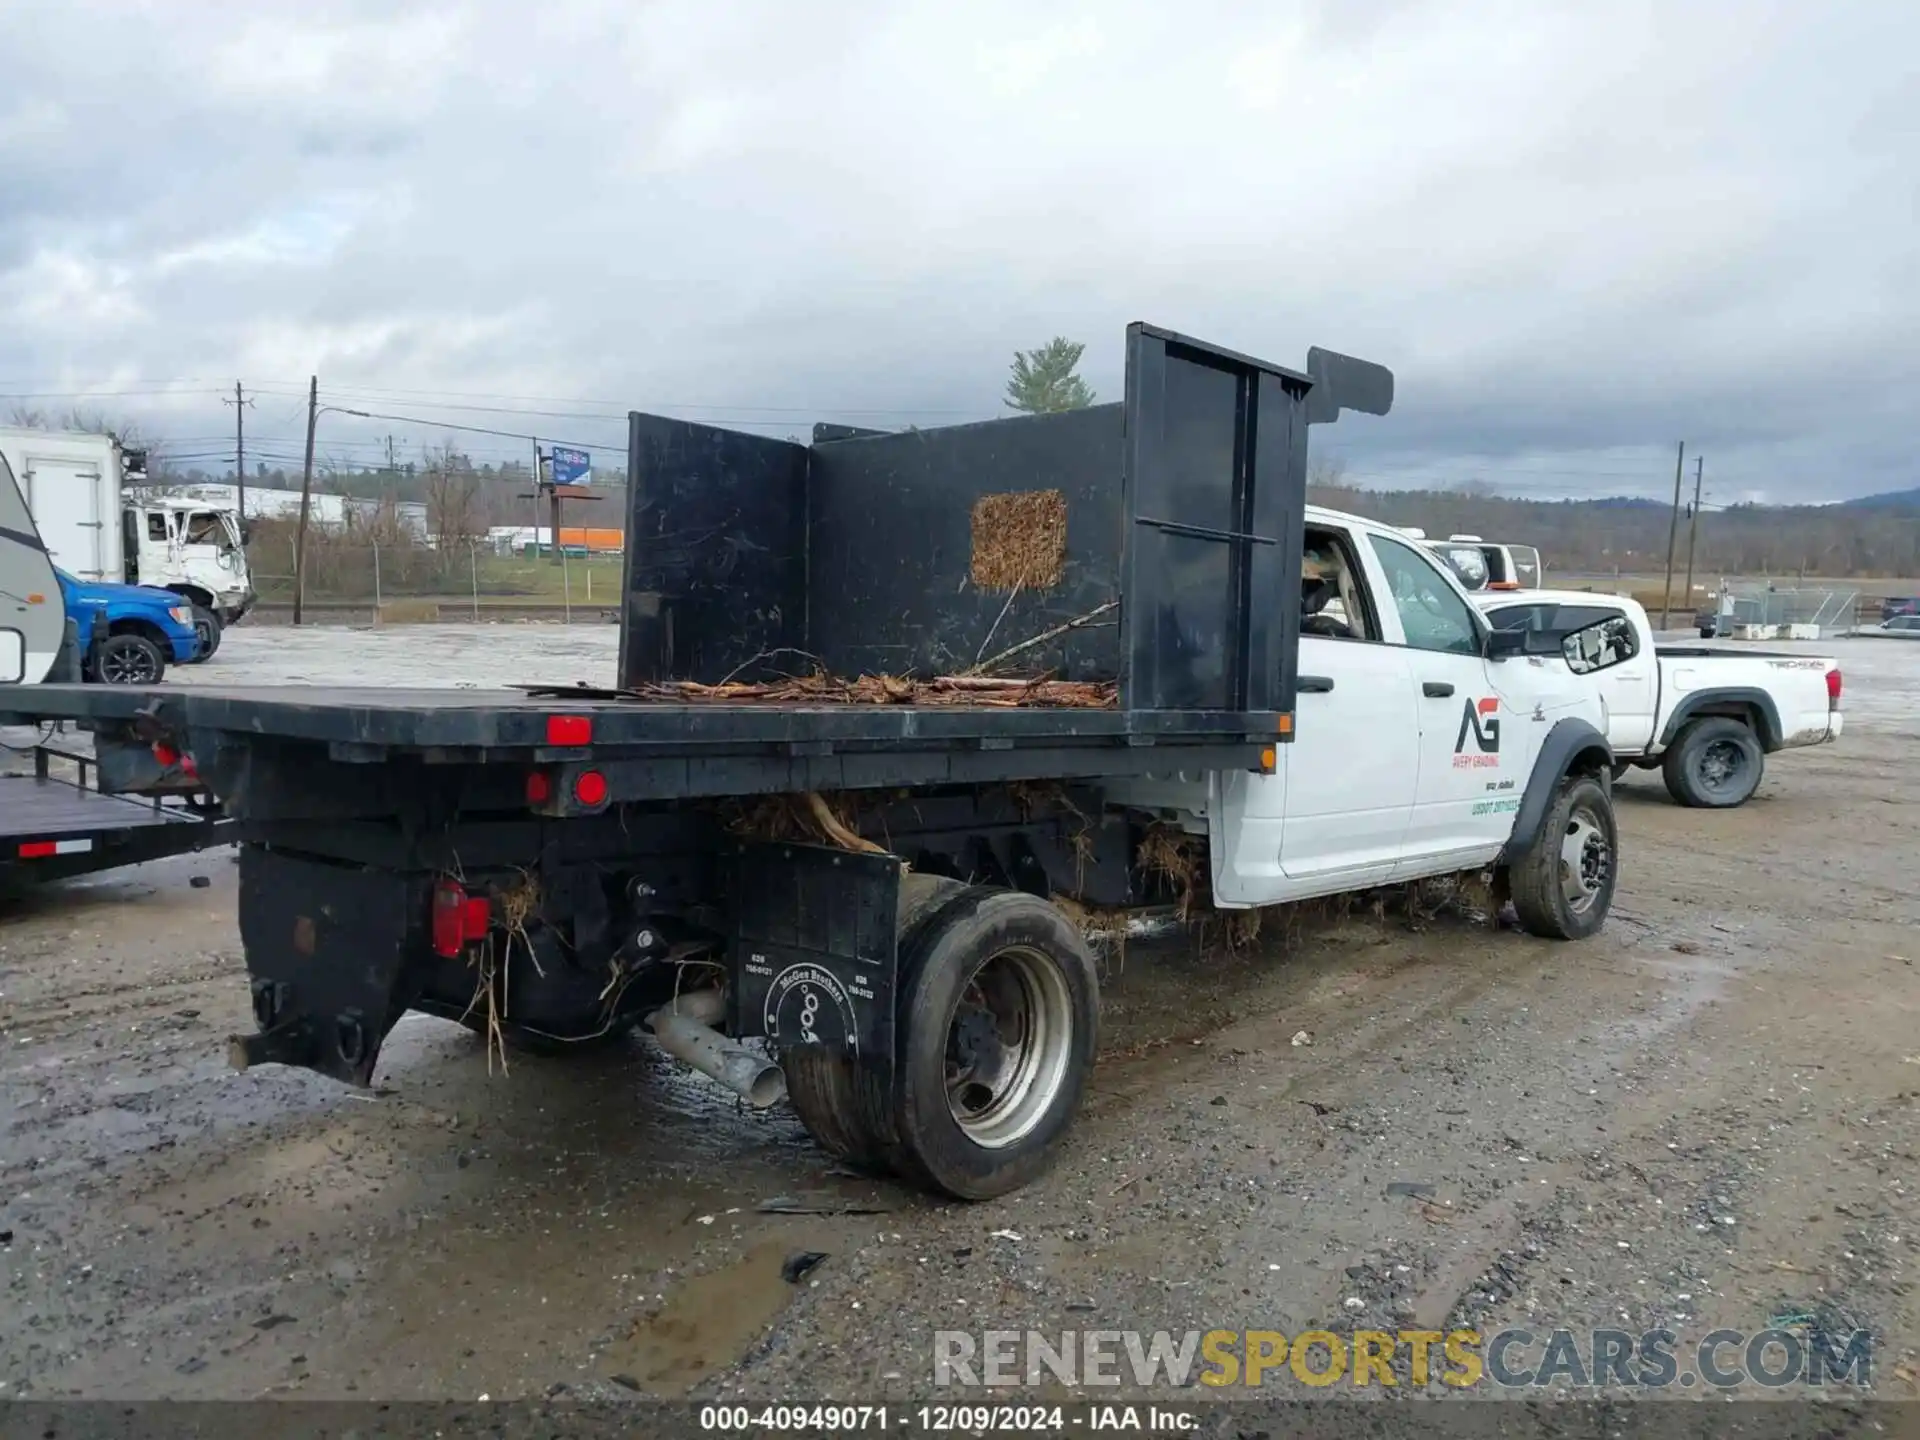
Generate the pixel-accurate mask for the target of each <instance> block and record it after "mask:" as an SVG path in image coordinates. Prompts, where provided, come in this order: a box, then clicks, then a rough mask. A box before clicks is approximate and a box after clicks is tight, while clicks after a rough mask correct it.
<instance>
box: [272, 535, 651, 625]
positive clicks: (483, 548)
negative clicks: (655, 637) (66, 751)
mask: <svg viewBox="0 0 1920 1440" xmlns="http://www.w3.org/2000/svg"><path fill="white" fill-rule="evenodd" d="M247 565H248V569H249V571H250V572H251V574H252V576H253V584H254V589H255V590H256V591H257V592H258V594H259V597H260V599H259V612H260V613H261V614H262V615H263V616H264V617H267V618H276V617H278V616H280V615H282V614H284V615H285V616H286V617H288V618H290V617H291V614H292V611H293V608H294V598H295V593H296V589H297V590H298V594H299V597H300V610H301V612H302V618H304V619H312V620H317V621H324V620H337V619H342V618H350V619H359V618H371V619H372V620H373V621H375V622H376V623H378V622H380V621H383V620H386V621H401V620H459V619H472V620H482V619H488V618H494V619H499V618H504V617H506V616H509V615H511V616H529V615H532V616H538V617H539V618H543V619H553V620H561V621H566V622H569V623H574V622H582V623H591V622H604V621H607V620H611V619H614V618H616V617H617V615H618V613H619V608H620V586H621V577H622V571H623V566H624V557H623V556H622V555H621V554H619V553H618V552H607V551H588V550H584V549H579V548H570V547H563V548H562V549H561V550H559V551H558V552H557V553H556V552H555V551H554V549H553V548H552V547H551V546H547V547H543V548H542V549H540V550H538V551H517V552H516V551H511V550H502V549H499V548H497V547H495V546H494V545H492V544H489V543H488V542H486V541H475V542H467V541H461V542H457V543H454V544H450V545H439V544H430V543H406V542H404V541H387V542H369V541H362V540H357V539H346V538H342V537H340V536H337V535H332V534H325V533H322V534H319V535H315V534H312V533H310V534H309V536H308V539H307V554H306V565H305V573H304V575H301V574H300V567H299V564H298V551H297V549H296V546H295V544H294V541H293V540H292V538H291V537H288V536H279V535H275V536H261V537H259V538H257V539H256V540H255V541H254V542H253V543H252V544H250V545H249V546H248V547H247ZM296 575H299V577H300V578H299V581H298V584H297V585H296V578H295V577H296Z"/></svg>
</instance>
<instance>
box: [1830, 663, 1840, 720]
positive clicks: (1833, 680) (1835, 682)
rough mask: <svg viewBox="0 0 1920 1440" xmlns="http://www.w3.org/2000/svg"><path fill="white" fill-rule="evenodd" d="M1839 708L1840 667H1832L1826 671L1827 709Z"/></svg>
mask: <svg viewBox="0 0 1920 1440" xmlns="http://www.w3.org/2000/svg"><path fill="white" fill-rule="evenodd" d="M1839 708H1840V667H1839V666H1838V665H1836V666H1834V667H1833V669H1831V670H1829V671H1827V709H1829V710H1838V709H1839Z"/></svg>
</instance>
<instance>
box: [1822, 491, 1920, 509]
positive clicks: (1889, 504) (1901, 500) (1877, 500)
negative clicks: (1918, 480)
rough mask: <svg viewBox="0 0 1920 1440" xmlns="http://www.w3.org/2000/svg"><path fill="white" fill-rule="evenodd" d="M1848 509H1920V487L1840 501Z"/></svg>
mask: <svg viewBox="0 0 1920 1440" xmlns="http://www.w3.org/2000/svg"><path fill="white" fill-rule="evenodd" d="M1840 503H1841V506H1842V507H1843V508H1844V509H1848V510H1920V489H1915V490H1889V491H1887V493H1886V494H1884V495H1862V496H1861V497H1860V498H1859V499H1858V500H1843V501H1841V502H1840Z"/></svg>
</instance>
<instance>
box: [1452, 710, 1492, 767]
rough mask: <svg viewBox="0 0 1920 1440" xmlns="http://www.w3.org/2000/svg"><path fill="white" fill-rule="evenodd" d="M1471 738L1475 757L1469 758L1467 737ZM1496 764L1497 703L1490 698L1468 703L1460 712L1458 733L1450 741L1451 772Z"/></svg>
mask: <svg viewBox="0 0 1920 1440" xmlns="http://www.w3.org/2000/svg"><path fill="white" fill-rule="evenodd" d="M1469 735H1471V736H1472V737H1473V743H1474V747H1475V749H1477V750H1478V751H1479V753H1478V754H1476V755H1469V754H1467V753H1466V750H1467V737H1468V736H1469ZM1499 763H1500V701H1499V700H1498V699H1497V698H1495V697H1494V696H1491V695H1489V696H1487V697H1485V698H1484V699H1480V700H1474V699H1469V700H1468V701H1467V703H1466V705H1465V707H1464V708H1463V709H1462V710H1461V712H1460V733H1459V734H1458V735H1457V736H1455V737H1454V741H1453V764H1454V768H1455V769H1466V768H1471V767H1476V766H1484V765H1498V764H1499Z"/></svg>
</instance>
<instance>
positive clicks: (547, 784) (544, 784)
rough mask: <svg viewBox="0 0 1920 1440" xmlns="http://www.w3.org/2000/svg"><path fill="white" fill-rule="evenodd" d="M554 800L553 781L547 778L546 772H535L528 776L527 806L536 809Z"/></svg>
mask: <svg viewBox="0 0 1920 1440" xmlns="http://www.w3.org/2000/svg"><path fill="white" fill-rule="evenodd" d="M552 798H553V781H551V780H549V779H548V778H547V772H546V771H544V770H535V771H534V772H533V773H532V774H530V775H528V776H527V804H528V805H530V806H532V807H533V808H534V809H536V810H537V809H538V808H539V807H540V806H542V805H544V804H546V803H547V801H549V800H551V799H552Z"/></svg>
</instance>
